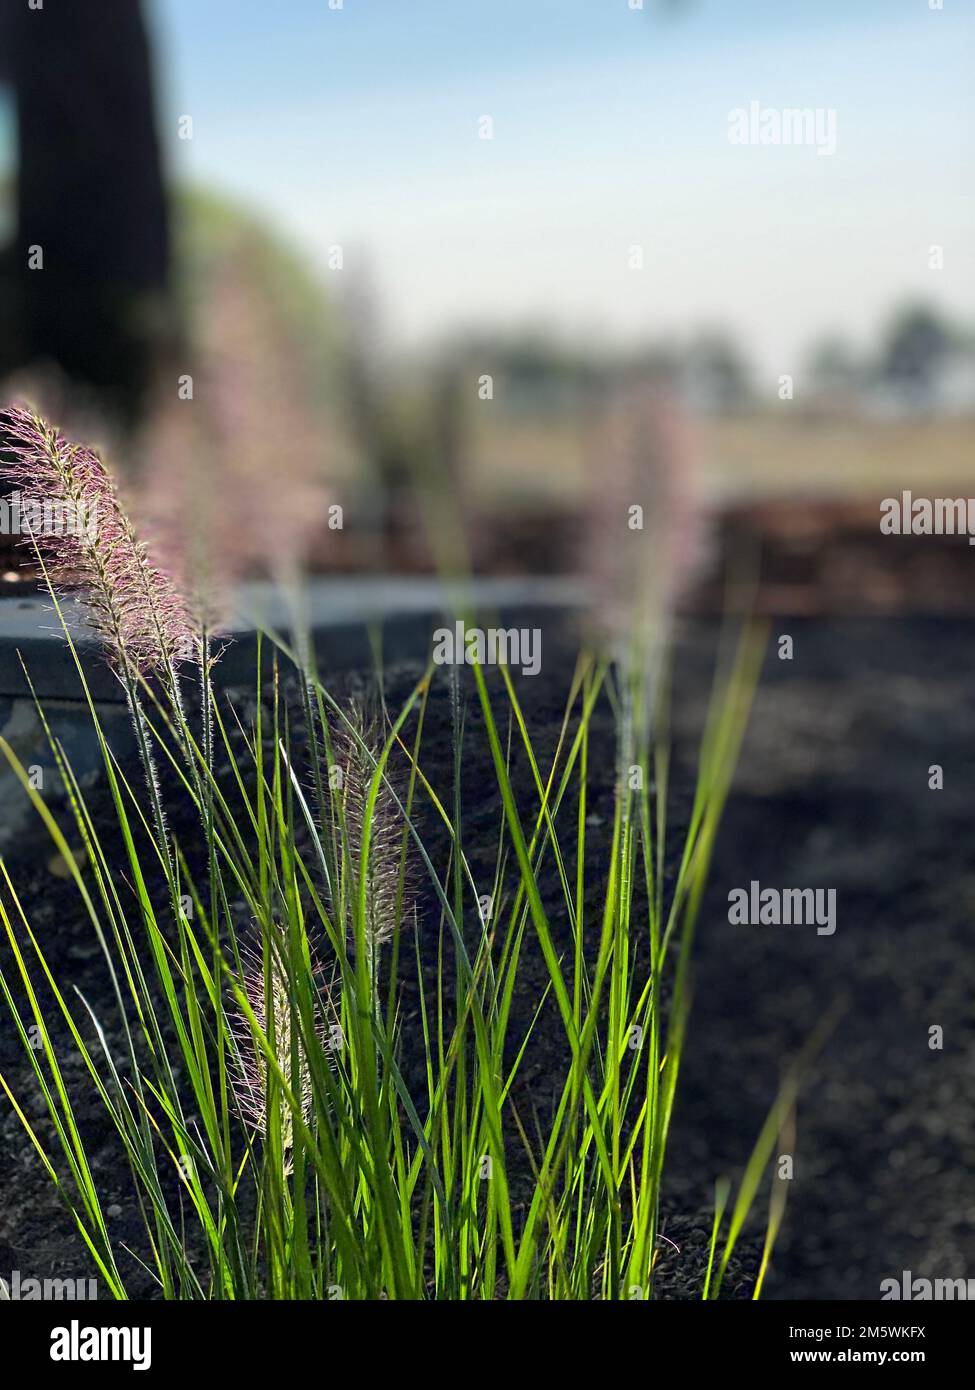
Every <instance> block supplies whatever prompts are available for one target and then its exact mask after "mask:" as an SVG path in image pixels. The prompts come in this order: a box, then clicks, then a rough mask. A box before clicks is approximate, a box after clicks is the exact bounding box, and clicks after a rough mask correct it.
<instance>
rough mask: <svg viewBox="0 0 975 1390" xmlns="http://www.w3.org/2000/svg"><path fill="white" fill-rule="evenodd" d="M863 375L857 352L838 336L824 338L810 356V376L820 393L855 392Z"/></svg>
mask: <svg viewBox="0 0 975 1390" xmlns="http://www.w3.org/2000/svg"><path fill="white" fill-rule="evenodd" d="M862 375H863V368H862V365H861V363H860V362H859V361H858V359H857V355H856V353H855V351H854V350H853V348H852V347H851V345H850V344H849V343H848V342H846V340H845V339H843V338H840V337H838V336H831V337H828V338H823V339H822V341H821V342H819V343H817V344H816V346H815V347H814V348H813V349H812V352H811V353H810V354H809V376H810V378H811V380H812V383H813V385H814V386H815V387H816V388H817V389H818V390H820V391H828V392H834V391H853V390H855V389H856V388H857V386H858V385H859V384H860V381H861V379H862Z"/></svg>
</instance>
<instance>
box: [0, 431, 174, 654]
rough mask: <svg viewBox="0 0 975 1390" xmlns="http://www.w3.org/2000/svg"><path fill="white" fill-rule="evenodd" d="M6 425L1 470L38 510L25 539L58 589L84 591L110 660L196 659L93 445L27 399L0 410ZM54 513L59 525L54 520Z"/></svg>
mask: <svg viewBox="0 0 975 1390" xmlns="http://www.w3.org/2000/svg"><path fill="white" fill-rule="evenodd" d="M0 431H2V432H3V436H4V439H3V454H2V456H0V478H2V479H4V480H6V481H8V482H10V483H12V484H13V485H14V487H15V488H18V489H19V490H20V506H21V513H22V515H24V516H30V517H33V518H35V522H34V523H31V524H29V525H28V526H27V533H26V539H27V540H28V542H29V543H31V544H32V545H33V546H34V547H36V550H37V552H38V554H39V556H40V557H41V559H42V560H43V562H44V565H45V567H46V569H47V573H48V577H49V580H50V582H51V584H52V585H53V586H54V587H55V588H61V589H62V590H63V589H69V588H70V589H72V590H78V591H79V593H80V595H81V599H82V602H83V604H84V606H85V610H86V614H87V617H88V619H89V621H90V623H91V625H92V627H93V628H94V629H95V631H96V632H97V633H98V635H99V637H100V638H101V640H102V642H103V643H104V646H105V649H106V652H107V654H108V658H109V661H110V662H111V664H112V666H113V667H114V668H115V669H116V670H117V671H118V672H119V673H120V674H123V673H124V674H127V675H129V676H133V675H149V674H153V673H171V672H172V671H173V670H174V668H175V667H176V665H177V664H178V663H179V662H181V661H186V660H192V659H197V658H198V654H199V644H198V639H197V634H196V632H195V630H194V628H193V625H192V623H191V622H190V620H189V617H188V615H187V612H186V609H185V606H184V604H183V601H182V599H181V598H180V596H179V594H178V593H177V591H176V589H175V587H174V586H173V584H172V582H171V581H170V579H169V578H168V577H167V575H165V574H164V573H163V572H162V571H161V570H160V569H158V568H157V567H156V566H155V565H154V564H153V563H152V562H151V560H150V558H149V555H148V552H147V549H146V547H145V545H144V544H143V542H142V541H140V540H139V538H138V537H137V536H136V534H135V531H134V529H133V526H132V523H131V521H130V520H129V518H128V516H127V514H126V512H125V509H124V508H123V506H122V504H121V502H120V500H119V497H118V493H117V490H116V487H115V483H114V481H113V479H112V477H111V475H110V474H109V472H108V470H107V469H106V467H105V464H104V463H103V461H102V459H101V458H100V457H99V455H98V454H97V453H96V452H95V450H94V449H90V448H88V447H86V446H84V445H81V444H76V443H73V442H71V441H70V440H68V439H66V438H65V437H64V435H63V434H61V432H60V431H59V430H58V429H56V428H55V427H54V426H52V425H49V424H48V423H47V422H46V421H45V420H43V419H42V418H41V417H40V416H39V415H38V414H37V413H36V412H35V411H33V410H31V409H29V408H28V407H26V406H19V405H18V406H10V407H7V408H6V409H5V410H3V411H0ZM37 518H40V519H41V520H40V525H37V524H36V519H37ZM53 518H57V519H58V520H57V524H56V525H50V524H48V523H49V519H53Z"/></svg>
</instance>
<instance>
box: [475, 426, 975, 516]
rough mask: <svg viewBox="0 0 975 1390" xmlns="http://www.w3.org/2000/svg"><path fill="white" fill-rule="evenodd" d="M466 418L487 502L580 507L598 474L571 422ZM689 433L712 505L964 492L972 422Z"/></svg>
mask: <svg viewBox="0 0 975 1390" xmlns="http://www.w3.org/2000/svg"><path fill="white" fill-rule="evenodd" d="M785 409H786V407H783V410H785ZM474 413H475V416H476V417H478V418H476V419H475V421H474V425H473V442H472V475H473V476H472V483H473V486H474V489H475V491H476V493H477V495H478V497H479V498H480V499H481V500H483V502H484V503H485V504H487V505H488V506H490V507H494V506H497V505H500V504H501V503H503V504H504V505H505V506H514V507H520V508H523V509H532V508H534V507H542V506H544V505H545V503H546V501H548V502H551V501H552V500H553V498H554V499H558V501H559V502H560V503H562V504H563V505H564V504H569V505H571V504H573V503H575V504H580V503H582V501H583V500H584V498H585V496H586V492H587V489H588V488H589V487H592V486H597V487H598V485H599V478H598V468H596V469H594V470H593V474H594V476H593V477H592V478H591V480H590V482H588V483H587V481H586V471H587V460H586V446H585V440H584V437H583V431H582V430H581V428H580V427H579V425H578V423H577V422H575V421H572V420H568V419H565V418H563V419H559V420H544V421H543V420H539V419H534V418H533V419H523V418H519V419H511V418H505V417H504V416H502V415H501V413H500V412H497V413H496V414H489V412H488V411H487V410H485V411H483V412H474ZM697 431H698V439H699V446H700V447H699V459H700V464H699V466H700V470H701V476H702V479H703V482H704V485H705V488H706V491H707V493H708V494H709V496H710V497H711V499H712V500H713V501H714V502H715V503H718V504H720V503H722V502H730V501H736V500H747V499H753V498H759V497H765V498H775V497H781V498H784V497H796V496H814V497H835V498H837V499H842V498H845V497H849V498H858V497H864V496H869V497H874V496H875V495H876V494H877V493H883V494H884V495H886V493H887V492H888V491H898V490H900V489H902V488H910V489H911V490H912V491H914V492H916V493H920V492H922V491H924V492H927V493H932V494H937V495H946V494H947V493H954V492H956V491H958V490H959V489H964V488H969V489H970V488H971V480H972V473H973V469H972V459H973V455H975V417H971V418H955V419H943V418H942V419H936V418H930V419H923V418H919V419H909V420H896V421H893V420H892V421H881V420H868V419H856V418H850V419H843V420H837V419H826V418H817V417H810V416H808V415H802V416H800V415H799V414H798V412H796V413H795V414H793V415H792V416H791V418H788V419H787V418H783V416H781V415H780V416H776V415H773V414H771V413H767V414H753V415H747V416H734V417H716V418H709V419H704V420H700V421H699V422H698V425H697ZM591 467H592V465H591V464H590V468H591ZM966 495H967V494H966Z"/></svg>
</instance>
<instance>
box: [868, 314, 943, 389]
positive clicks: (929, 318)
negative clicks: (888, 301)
mask: <svg viewBox="0 0 975 1390" xmlns="http://www.w3.org/2000/svg"><path fill="white" fill-rule="evenodd" d="M954 345H955V335H954V332H953V330H952V329H951V327H950V326H949V324H948V323H947V322H946V321H945V319H944V318H943V317H942V316H941V315H940V314H939V313H938V312H937V310H935V309H932V308H930V307H928V306H926V305H913V306H911V307H910V308H907V309H904V310H903V311H902V312H901V313H900V314H898V316H897V318H896V319H895V320H894V323H893V324H892V326H891V328H890V330H889V332H888V334H887V339H886V343H885V345H884V348H883V353H882V356H881V362H880V374H881V376H882V377H883V378H884V380H886V381H888V382H890V383H891V384H892V385H895V386H898V387H900V388H901V389H904V390H908V391H911V392H914V393H925V392H927V391H929V390H930V389H931V387H932V386H933V383H934V380H935V378H936V376H937V373H938V370H939V368H940V367H941V366H942V365H943V364H944V362H945V360H946V359H947V357H948V356H949V355H950V353H951V351H952V349H953V347H954Z"/></svg>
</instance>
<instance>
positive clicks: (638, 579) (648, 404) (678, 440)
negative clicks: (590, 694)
mask: <svg viewBox="0 0 975 1390" xmlns="http://www.w3.org/2000/svg"><path fill="white" fill-rule="evenodd" d="M591 460H592V476H593V482H594V486H593V491H592V496H591V499H590V504H589V507H588V509H587V511H588V518H589V525H588V527H587V531H586V546H587V554H586V568H587V569H588V570H589V573H590V577H591V580H592V581H593V584H594V589H595V593H594V599H595V614H594V616H595V619H596V623H597V627H598V628H599V630H600V631H601V633H602V635H603V636H604V637H606V638H609V639H610V640H611V641H618V640H620V639H621V638H624V637H629V638H633V637H637V638H639V636H640V634H641V633H643V634H644V637H645V638H646V639H650V635H651V633H652V632H654V631H657V630H658V629H659V626H660V624H661V623H663V622H665V621H666V620H667V618H668V616H669V615H670V614H671V613H672V611H673V608H674V605H675V603H676V602H677V600H678V598H679V597H680V595H681V593H682V592H683V591H684V590H685V589H686V587H687V586H688V584H689V583H690V582H691V580H692V579H693V577H694V575H695V572H696V570H697V569H698V567H699V565H700V562H701V558H702V552H703V550H704V545H703V531H704V527H703V512H702V508H701V503H700V490H699V486H698V478H697V469H696V466H695V464H696V460H695V449H694V441H693V437H692V432H691V427H690V422H689V420H688V418H687V416H686V414H685V412H684V410H683V408H682V406H681V404H680V402H679V401H678V399H677V398H676V396H675V394H674V393H673V392H672V391H671V390H669V389H668V388H666V387H665V386H663V385H658V384H656V383H651V382H637V383H633V384H627V385H622V386H619V387H617V388H616V390H615V391H614V392H613V394H612V396H611V397H610V399H609V401H608V402H607V405H606V407H605V409H604V411H603V412H602V414H601V418H600V420H599V422H598V427H597V429H596V431H595V435H594V439H593V444H592V448H591Z"/></svg>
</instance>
